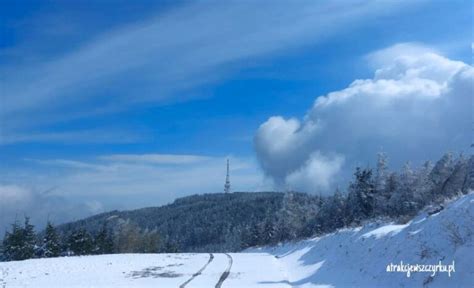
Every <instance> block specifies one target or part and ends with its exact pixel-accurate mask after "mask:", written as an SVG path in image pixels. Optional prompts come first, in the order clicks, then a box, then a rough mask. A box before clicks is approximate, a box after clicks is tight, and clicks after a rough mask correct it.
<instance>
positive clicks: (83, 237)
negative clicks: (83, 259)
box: [67, 228, 94, 255]
mask: <svg viewBox="0 0 474 288" xmlns="http://www.w3.org/2000/svg"><path fill="white" fill-rule="evenodd" d="M67 245H68V248H69V250H70V251H71V252H72V253H74V255H90V254H92V252H93V248H94V243H93V240H92V236H91V235H90V234H89V232H87V231H86V230H85V229H84V228H80V229H79V230H76V231H74V232H72V234H71V235H70V236H69V239H68V243H67Z"/></svg>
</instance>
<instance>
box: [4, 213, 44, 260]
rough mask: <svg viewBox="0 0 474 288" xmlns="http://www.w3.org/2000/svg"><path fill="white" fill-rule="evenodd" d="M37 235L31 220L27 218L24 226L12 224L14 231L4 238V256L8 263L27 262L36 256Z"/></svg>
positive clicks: (6, 234) (7, 233)
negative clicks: (26, 260)
mask: <svg viewBox="0 0 474 288" xmlns="http://www.w3.org/2000/svg"><path fill="white" fill-rule="evenodd" d="M35 243H36V235H35V231H34V226H33V225H31V224H30V219H29V218H28V217H25V222H24V226H23V227H21V226H20V225H18V223H17V222H15V223H14V224H12V231H11V232H6V233H5V237H4V238H3V254H4V258H5V260H7V261H15V260H25V259H30V258H33V257H34V256H35Z"/></svg>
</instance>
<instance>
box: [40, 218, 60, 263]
mask: <svg viewBox="0 0 474 288" xmlns="http://www.w3.org/2000/svg"><path fill="white" fill-rule="evenodd" d="M42 250H43V251H42V255H43V257H47V258H49V257H58V256H60V254H61V241H60V239H59V235H58V233H57V231H56V228H55V227H54V226H53V224H52V223H51V222H49V221H48V223H47V224H46V230H45V235H44V237H43V247H42Z"/></svg>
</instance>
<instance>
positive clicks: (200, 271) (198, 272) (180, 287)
mask: <svg viewBox="0 0 474 288" xmlns="http://www.w3.org/2000/svg"><path fill="white" fill-rule="evenodd" d="M212 260H214V254H212V253H210V254H209V260H208V261H207V263H206V264H205V265H204V266H202V268H201V269H199V271H197V272H196V273H194V274H193V275H192V276H191V278H189V279H188V280H186V282H184V283H183V284H181V285H179V288H184V287H185V286H186V285H188V284H189V282H191V281H192V280H193V279H194V278H196V277H197V276H199V275H201V273H202V271H204V269H206V267H207V265H209V264H210V263H211V262H212Z"/></svg>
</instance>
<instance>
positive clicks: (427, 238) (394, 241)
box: [247, 194, 474, 287]
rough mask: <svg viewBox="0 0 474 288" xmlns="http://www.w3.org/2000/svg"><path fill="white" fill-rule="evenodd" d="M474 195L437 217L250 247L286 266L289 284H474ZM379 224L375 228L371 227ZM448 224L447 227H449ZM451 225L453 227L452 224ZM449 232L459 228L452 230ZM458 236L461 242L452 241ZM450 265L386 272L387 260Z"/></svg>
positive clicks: (470, 285)
mask: <svg viewBox="0 0 474 288" xmlns="http://www.w3.org/2000/svg"><path fill="white" fill-rule="evenodd" d="M473 200H474V194H469V195H466V196H463V197H462V198H460V199H458V200H457V201H454V202H453V203H450V204H449V205H447V207H446V208H445V209H443V210H442V211H440V212H439V213H437V215H431V216H428V215H427V214H426V213H421V214H420V215H419V216H418V217H415V219H413V221H410V222H409V223H407V224H404V225H396V224H393V223H388V224H374V223H372V224H368V225H366V226H364V227H357V228H353V229H342V230H339V231H337V232H335V233H332V234H328V235H325V236H323V237H320V238H314V239H310V240H306V241H300V242H295V243H287V244H284V245H280V246H276V247H263V248H258V249H249V250H247V252H258V253H263V252H267V253H270V254H272V255H275V256H276V257H277V258H278V259H279V261H280V262H281V263H282V264H283V265H284V267H285V268H286V270H287V271H288V272H287V273H288V275H289V282H288V283H289V284H290V285H291V286H292V287H325V285H326V286H327V287H422V286H424V285H423V283H427V285H426V287H474V240H473V238H474V225H473V224H474V205H473V204H474V203H473V202H474V201H473ZM374 225H375V226H376V225H378V227H374ZM450 227H451V228H450ZM453 227H454V228H453ZM456 227H457V228H456ZM453 231H458V233H457V232H453ZM453 233H454V234H456V233H457V234H458V236H459V239H462V240H461V241H460V242H459V241H454V240H453V239H452V237H453ZM400 261H403V263H406V264H433V265H434V264H438V263H439V261H441V262H442V264H446V265H447V264H452V262H453V261H454V262H455V272H453V273H452V274H451V277H449V276H448V275H447V273H440V272H438V273H437V274H436V275H435V276H434V277H433V279H431V278H430V274H431V273H429V272H414V273H412V274H411V276H410V277H409V278H408V277H407V276H406V273H397V272H387V271H386V268H387V265H389V264H390V263H393V264H400Z"/></svg>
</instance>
